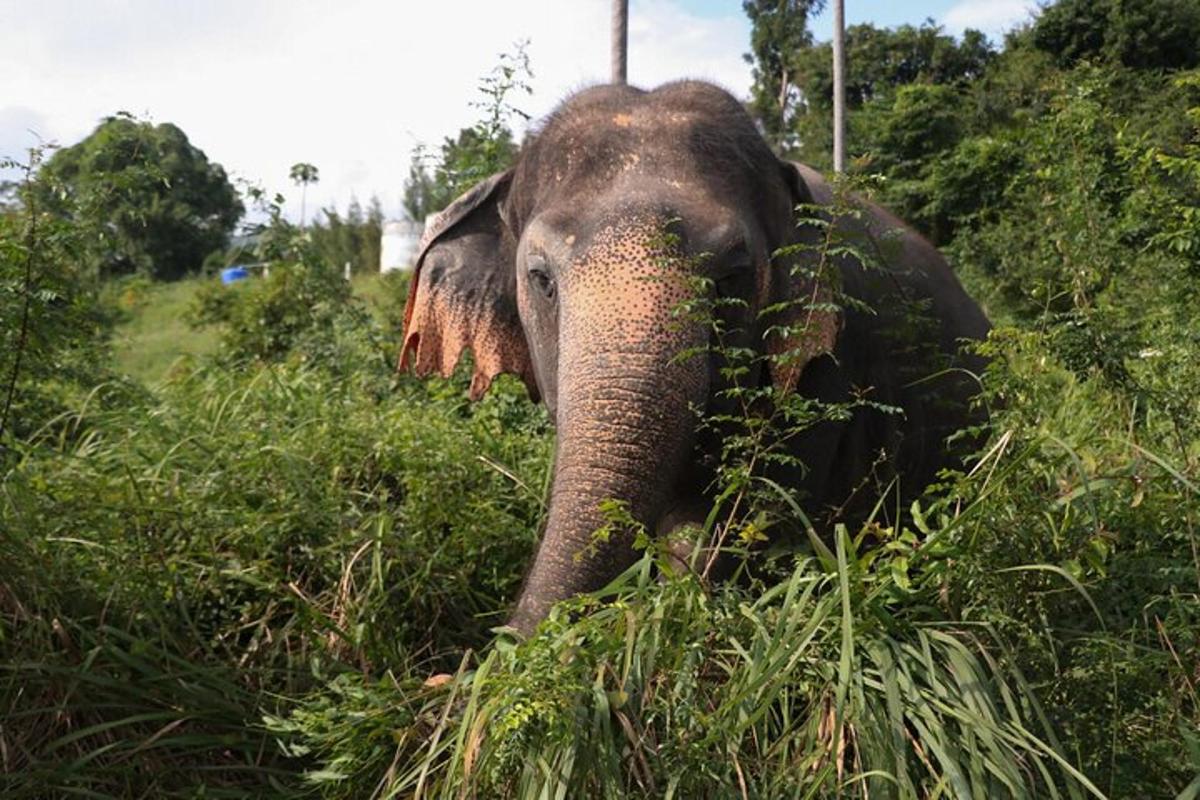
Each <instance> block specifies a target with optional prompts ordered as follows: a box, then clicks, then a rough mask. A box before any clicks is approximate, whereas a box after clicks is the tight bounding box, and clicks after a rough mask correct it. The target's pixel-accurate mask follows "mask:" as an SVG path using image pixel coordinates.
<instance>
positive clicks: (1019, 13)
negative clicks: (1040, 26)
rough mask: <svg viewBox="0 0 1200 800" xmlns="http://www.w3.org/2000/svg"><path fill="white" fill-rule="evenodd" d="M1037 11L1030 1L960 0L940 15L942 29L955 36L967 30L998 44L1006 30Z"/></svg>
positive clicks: (1035, 5)
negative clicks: (977, 31) (976, 32)
mask: <svg viewBox="0 0 1200 800" xmlns="http://www.w3.org/2000/svg"><path fill="white" fill-rule="evenodd" d="M1037 10H1038V4H1037V3H1036V2H1034V1H1033V0H962V2H959V3H956V4H955V5H953V6H951V8H950V9H949V10H948V11H946V13H945V14H944V15H942V19H941V23H942V26H943V27H944V28H946V30H947V31H948V32H950V33H953V34H955V35H958V34H961V33H962V32H963V31H964V30H966V29H967V28H974V29H975V30H979V31H983V32H984V33H986V34H987V35H988V36H989V37H990V38H991V39H993V40H994V41H995V40H999V39H1000V37H1001V36H1002V35H1003V34H1004V33H1005V32H1006V31H1008V30H1010V29H1012V28H1013V27H1014V26H1016V25H1017V24H1019V23H1021V22H1025V21H1026V20H1028V19H1030V18H1032V17H1033V16H1034V15H1035V14H1036V13H1037Z"/></svg>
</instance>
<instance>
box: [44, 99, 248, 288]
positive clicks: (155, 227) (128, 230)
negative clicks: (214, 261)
mask: <svg viewBox="0 0 1200 800" xmlns="http://www.w3.org/2000/svg"><path fill="white" fill-rule="evenodd" d="M40 173H44V175H42V174H39V181H38V182H37V183H36V184H35V191H36V194H37V195H38V203H39V205H40V206H41V207H42V208H44V209H48V210H50V211H53V212H54V213H56V214H58V215H60V216H61V217H62V218H63V219H64V221H66V222H69V223H71V224H74V225H76V226H77V227H78V229H79V230H80V231H86V232H87V234H88V235H87V237H86V238H85V239H84V240H83V241H82V244H83V245H84V250H83V253H82V254H81V255H82V256H84V259H85V262H86V264H87V266H88V267H89V268H91V269H93V270H95V271H96V273H97V274H99V275H100V276H105V277H107V276H112V275H123V274H128V273H132V272H141V273H144V274H147V275H152V276H154V277H156V278H166V279H173V278H179V277H182V276H184V275H187V274H188V273H191V272H195V271H196V270H197V269H199V267H200V265H201V263H202V262H203V260H204V258H205V256H207V255H208V254H209V253H210V252H212V251H213V250H217V249H219V248H221V247H224V245H225V243H226V241H227V240H228V237H229V234H230V232H231V231H232V230H233V227H234V225H235V224H236V223H237V221H238V219H239V218H240V217H241V215H242V204H241V201H240V200H239V199H238V196H237V193H236V192H235V191H234V188H233V186H232V185H231V184H230V183H229V181H228V179H227V178H226V177H225V170H224V169H222V168H221V166H220V165H219V164H216V163H213V162H210V161H209V160H208V157H207V156H205V154H204V152H203V151H201V150H200V149H199V148H197V147H196V146H195V145H193V144H192V143H191V142H189V141H188V138H187V136H186V135H185V134H184V133H183V131H181V130H180V129H179V128H177V127H176V126H174V125H172V124H170V123H161V124H159V125H153V124H151V123H149V122H141V121H138V120H136V119H134V118H133V117H131V116H129V115H127V114H124V113H122V114H117V115H116V116H112V117H108V118H106V119H105V120H104V121H103V122H102V123H100V125H99V126H98V127H97V128H96V130H95V131H93V132H92V133H91V134H90V135H89V136H88V137H87V138H86V139H84V140H83V141H81V142H79V143H78V144H75V145H72V146H71V147H67V148H63V149H61V150H59V151H57V152H56V153H55V154H54V155H53V156H51V157H50V158H49V159H47V161H46V163H45V164H44V165H43V166H42V168H41V170H40Z"/></svg>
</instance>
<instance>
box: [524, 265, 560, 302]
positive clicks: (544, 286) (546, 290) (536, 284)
mask: <svg viewBox="0 0 1200 800" xmlns="http://www.w3.org/2000/svg"><path fill="white" fill-rule="evenodd" d="M528 275H529V284H530V286H532V287H533V289H534V290H535V291H536V292H537V293H538V294H540V295H542V296H543V297H545V298H546V299H547V300H553V299H554V277H553V276H552V275H551V274H550V270H549V269H547V268H546V262H545V261H544V260H542V259H540V258H538V259H534V260H533V261H531V263H530V264H529V271H528Z"/></svg>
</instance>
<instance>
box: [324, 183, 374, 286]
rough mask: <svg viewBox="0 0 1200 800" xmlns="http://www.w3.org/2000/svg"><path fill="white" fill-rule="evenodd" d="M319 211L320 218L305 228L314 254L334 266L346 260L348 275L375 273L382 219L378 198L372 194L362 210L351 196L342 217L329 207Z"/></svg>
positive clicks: (344, 262) (342, 263) (341, 264)
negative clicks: (348, 266) (348, 269)
mask: <svg viewBox="0 0 1200 800" xmlns="http://www.w3.org/2000/svg"><path fill="white" fill-rule="evenodd" d="M321 214H322V215H323V216H324V219H320V218H318V219H315V220H313V221H312V222H311V223H309V225H308V228H307V232H308V235H309V236H310V237H312V243H313V249H314V250H315V251H316V253H317V255H318V257H319V258H321V260H323V261H325V262H327V263H329V264H332V265H334V266H343V265H345V264H346V263H349V264H350V273H351V274H352V275H370V274H374V273H377V272H379V261H380V247H381V244H380V243H381V241H382V236H383V222H384V215H383V207H382V206H381V205H380V203H379V198H377V197H372V198H371V202H370V204H369V205H368V206H367V208H366V210H365V211H364V210H363V207H362V206H361V205H360V204H359V202H358V200H356V199H351V201H350V205H349V206H348V207H347V208H346V214H345V216H342V215H341V214H339V213H338V212H337V209H333V208H325V209H322V210H321Z"/></svg>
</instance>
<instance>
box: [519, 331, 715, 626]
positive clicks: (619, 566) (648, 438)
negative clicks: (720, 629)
mask: <svg viewBox="0 0 1200 800" xmlns="http://www.w3.org/2000/svg"><path fill="white" fill-rule="evenodd" d="M673 333H674V335H671V334H668V333H666V332H665V331H664V332H663V335H662V336H661V337H652V338H649V339H648V340H647V341H650V342H653V341H655V338H657V341H658V342H660V343H664V342H666V343H673V344H671V345H668V347H670V348H671V349H672V352H670V353H668V352H666V350H667V349H668V347H664V346H663V345H662V344H659V346H657V347H655V346H653V345H650V344H647V343H646V342H645V341H644V342H643V343H640V344H638V345H637V346H635V347H634V348H631V349H630V350H629V351H628V352H626V351H625V350H624V349H622V351H621V352H619V353H601V354H596V353H592V354H585V353H579V352H578V351H579V350H580V349H581V348H578V347H569V348H567V349H566V350H564V352H563V356H564V358H563V360H562V362H561V363H563V364H564V365H568V364H569V365H571V367H570V369H569V370H568V371H566V372H565V373H563V374H562V375H561V376H560V383H559V409H558V420H557V423H558V445H557V448H556V452H555V474H554V485H553V489H552V492H551V496H550V511H549V515H548V520H547V524H546V532H545V535H544V537H543V539H542V543H541V546H540V547H539V549H538V554H537V558H536V559H535V561H534V565H533V568H532V570H531V571H530V573H529V577H528V579H527V581H526V584H525V588H524V590H523V591H522V594H521V599H520V601H519V602H518V604H517V609H516V612H515V613H514V615H513V618H512V621H511V623H510V624H511V625H513V626H514V627H516V628H517V629H518V630H521V631H523V632H526V633H528V632H530V631H532V630H533V628H534V627H535V626H536V625H537V623H538V622H539V621H540V620H541V619H542V618H543V617H545V616H546V614H547V612H548V611H549V610H550V607H551V606H552V605H553V604H554V603H555V602H557V601H559V600H562V599H565V598H568V597H571V596H573V595H575V594H578V593H580V592H587V591H593V590H595V589H599V588H601V587H603V586H604V585H605V584H606V583H608V582H609V581H610V580H612V579H613V578H614V577H616V576H617V575H618V574H620V572H621V571H623V570H624V569H626V568H627V567H628V566H629V565H630V564H632V563H633V562H634V561H635V560H636V557H637V555H638V554H637V553H636V552H635V551H634V550H633V548H632V544H633V542H632V536H631V534H630V532H629V531H625V530H622V531H619V532H616V531H614V534H613V537H612V538H611V539H610V540H609V541H607V542H600V541H597V540H595V538H594V533H595V531H596V530H597V529H598V528H600V527H602V526H603V525H604V524H605V519H604V515H603V514H601V512H600V509H599V505H600V503H601V502H602V501H604V500H607V499H615V500H621V501H623V502H625V503H627V504H628V509H629V511H630V512H631V513H632V515H633V517H634V519H637V520H638V521H640V522H641V523H643V524H644V525H646V526H647V528H649V529H650V530H651V531H652V532H653V529H654V525H655V523H656V522H657V521H658V519H659V517H660V516H661V515H662V514H663V512H664V511H665V510H666V508H665V506H666V504H667V503H668V502H669V501H670V500H671V493H672V489H673V483H674V480H675V478H676V477H677V476H678V475H679V473H680V470H681V469H682V468H683V467H684V466H685V464H686V462H687V460H688V459H689V458H690V456H691V448H692V442H693V440H694V436H693V429H694V427H695V413H694V412H693V411H692V410H691V408H690V407H689V404H693V403H694V404H698V405H700V407H701V408H703V401H704V398H705V396H706V392H707V382H708V378H707V372H706V368H705V366H704V364H703V363H702V359H700V358H692V359H688V360H687V361H686V362H684V363H677V364H671V363H669V362H670V360H671V357H672V355H674V353H675V352H678V349H679V347H680V346H681V345H682V346H687V343H686V342H681V341H680V339H681V337H680V336H679V332H678V331H675V332H673ZM564 338H566V337H564ZM567 341H570V339H569V338H567ZM643 348H644V349H643ZM571 351H574V352H571Z"/></svg>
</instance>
